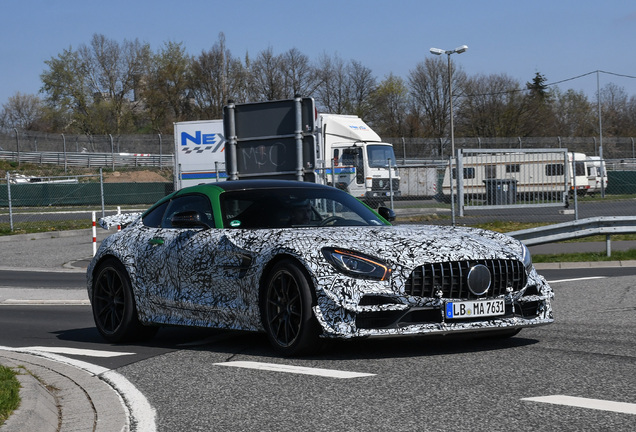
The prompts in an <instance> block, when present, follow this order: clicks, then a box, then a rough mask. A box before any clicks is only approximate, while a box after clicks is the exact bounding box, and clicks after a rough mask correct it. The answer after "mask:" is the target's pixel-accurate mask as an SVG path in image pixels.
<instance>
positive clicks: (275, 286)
mask: <svg viewBox="0 0 636 432" xmlns="http://www.w3.org/2000/svg"><path fill="white" fill-rule="evenodd" d="M312 298H313V297H312V294H311V288H310V285H309V282H308V278H307V276H306V275H305V272H304V271H303V269H302V268H301V267H300V265H298V264H297V263H296V262H295V261H293V260H291V259H286V260H283V261H280V262H279V263H277V264H276V265H275V266H274V267H273V269H272V271H271V272H270V273H269V277H268V278H267V281H266V284H265V286H264V290H263V291H262V294H261V302H260V303H261V316H262V320H263V326H264V327H265V331H266V332H267V336H268V338H269V341H270V343H271V344H272V346H273V347H274V349H275V350H276V351H278V352H279V353H281V354H283V355H286V356H292V355H300V354H308V353H309V352H311V351H314V350H315V349H317V348H318V340H317V339H318V334H319V324H318V322H317V321H316V319H315V317H314V316H313V311H312V304H313V300H312Z"/></svg>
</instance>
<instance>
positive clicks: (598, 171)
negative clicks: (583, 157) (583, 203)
mask: <svg viewBox="0 0 636 432" xmlns="http://www.w3.org/2000/svg"><path fill="white" fill-rule="evenodd" d="M587 175H588V176H587V179H588V183H589V185H590V188H589V189H588V191H587V192H588V193H589V194H595V193H600V192H601V187H602V188H603V190H605V189H607V170H606V169H605V161H604V160H602V159H601V157H600V156H588V157H587Z"/></svg>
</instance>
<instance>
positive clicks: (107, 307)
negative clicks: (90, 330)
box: [91, 259, 158, 343]
mask: <svg viewBox="0 0 636 432" xmlns="http://www.w3.org/2000/svg"><path fill="white" fill-rule="evenodd" d="M91 305H92V308H93V318H94V320H95V326H96V327H97V330H98V331H99V333H100V334H101V335H102V337H103V338H104V339H106V340H107V341H109V342H113V343H118V342H128V341H132V340H139V339H147V338H149V337H152V336H153V335H154V334H155V333H156V332H157V330H158V328H157V327H148V326H143V325H142V324H141V323H140V322H139V320H138V318H137V310H136V308H135V301H134V299H133V295H132V290H131V285H130V278H129V277H128V273H127V272H126V269H125V268H124V266H123V265H122V264H121V263H120V262H119V261H116V260H114V259H109V260H106V261H104V262H103V263H102V264H100V265H99V267H98V268H97V271H96V272H95V278H94V279H93V298H92V300H91Z"/></svg>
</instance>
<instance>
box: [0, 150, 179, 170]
mask: <svg viewBox="0 0 636 432" xmlns="http://www.w3.org/2000/svg"><path fill="white" fill-rule="evenodd" d="M0 159H5V160H13V161H18V162H25V163H34V164H51V165H64V166H72V167H86V168H98V167H105V168H108V167H111V168H114V167H122V166H134V167H139V166H149V167H169V168H172V167H173V166H174V156H173V155H172V154H164V155H158V154H134V153H70V152H67V153H63V152H62V153H60V152H20V153H18V152H12V151H0Z"/></svg>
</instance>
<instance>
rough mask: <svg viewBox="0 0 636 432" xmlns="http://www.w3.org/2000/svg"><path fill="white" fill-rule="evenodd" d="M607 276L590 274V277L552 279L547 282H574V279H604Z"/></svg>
mask: <svg viewBox="0 0 636 432" xmlns="http://www.w3.org/2000/svg"><path fill="white" fill-rule="evenodd" d="M606 277H607V276H590V277H584V278H573V279H559V280H553V281H548V283H551V284H553V283H559V282H576V281H582V280H592V279H605V278H606Z"/></svg>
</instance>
